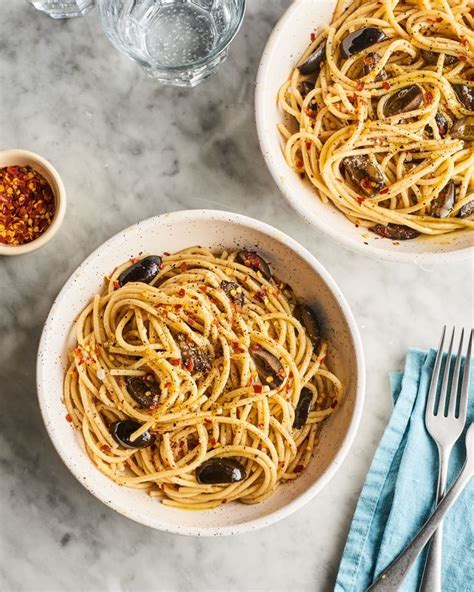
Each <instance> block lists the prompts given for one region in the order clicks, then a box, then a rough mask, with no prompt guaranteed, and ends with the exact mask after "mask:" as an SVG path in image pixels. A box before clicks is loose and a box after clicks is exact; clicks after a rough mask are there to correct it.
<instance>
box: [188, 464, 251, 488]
mask: <svg viewBox="0 0 474 592" xmlns="http://www.w3.org/2000/svg"><path fill="white" fill-rule="evenodd" d="M246 476H247V473H246V471H245V467H244V466H243V465H241V464H240V463H239V461H238V460H237V459H236V458H232V457H228V458H216V457H214V458H210V459H209V460H206V461H204V462H203V463H202V465H201V466H200V467H198V468H197V469H196V479H197V480H198V483H202V484H206V485H219V484H220V483H237V482H238V481H243V480H244V479H245V477H246Z"/></svg>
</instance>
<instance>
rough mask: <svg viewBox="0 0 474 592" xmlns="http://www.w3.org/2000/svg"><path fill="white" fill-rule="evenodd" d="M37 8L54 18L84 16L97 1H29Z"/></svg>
mask: <svg viewBox="0 0 474 592" xmlns="http://www.w3.org/2000/svg"><path fill="white" fill-rule="evenodd" d="M28 1H29V2H30V4H33V6H34V7H35V8H37V9H38V10H41V11H42V12H45V13H46V14H47V15H49V16H50V17H52V18H71V17H73V16H84V15H85V14H87V13H88V12H89V10H91V9H92V8H93V7H94V5H95V0H28Z"/></svg>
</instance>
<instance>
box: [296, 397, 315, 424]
mask: <svg viewBox="0 0 474 592" xmlns="http://www.w3.org/2000/svg"><path fill="white" fill-rule="evenodd" d="M312 401H313V393H312V392H311V391H310V390H309V389H307V388H304V389H302V390H301V392H300V398H299V399H298V405H296V409H295V419H294V421H293V427H294V428H295V429H297V430H300V429H301V428H302V427H303V426H304V424H305V423H306V420H307V419H308V415H309V410H310V409H311V402H312Z"/></svg>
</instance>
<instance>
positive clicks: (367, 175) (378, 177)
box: [341, 154, 385, 197]
mask: <svg viewBox="0 0 474 592" xmlns="http://www.w3.org/2000/svg"><path fill="white" fill-rule="evenodd" d="M341 164H342V167H343V169H344V172H345V176H346V178H347V179H348V180H349V181H350V183H351V184H352V185H353V186H354V188H355V189H356V190H357V191H359V192H363V193H365V195H367V196H369V197H370V196H371V195H374V194H375V193H378V192H379V191H380V189H382V187H383V186H384V184H385V182H384V176H383V173H382V171H381V170H380V168H379V166H378V165H377V164H375V163H374V161H373V160H372V159H371V158H370V157H369V156H368V155H367V154H357V155H355V156H346V157H345V158H343V159H342V162H341Z"/></svg>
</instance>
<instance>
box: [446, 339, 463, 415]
mask: <svg viewBox="0 0 474 592" xmlns="http://www.w3.org/2000/svg"><path fill="white" fill-rule="evenodd" d="M463 339H464V329H463V330H462V331H461V337H460V339H459V347H458V353H457V356H456V364H455V365H454V372H453V382H452V383H451V392H450V394H449V407H448V417H449V416H451V417H455V416H456V403H457V401H458V385H459V372H460V371H461V358H462V342H463Z"/></svg>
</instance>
